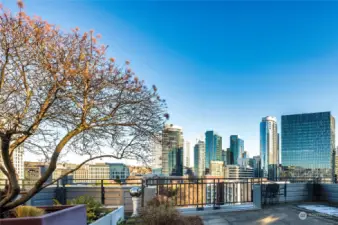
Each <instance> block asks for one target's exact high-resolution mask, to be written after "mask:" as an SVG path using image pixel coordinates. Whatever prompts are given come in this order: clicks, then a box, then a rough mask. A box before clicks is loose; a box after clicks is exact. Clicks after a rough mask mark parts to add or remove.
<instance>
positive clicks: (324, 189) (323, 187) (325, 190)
mask: <svg viewBox="0 0 338 225" xmlns="http://www.w3.org/2000/svg"><path fill="white" fill-rule="evenodd" d="M315 193H316V196H317V200H320V201H327V202H331V203H338V184H319V185H317V187H316V190H315Z"/></svg>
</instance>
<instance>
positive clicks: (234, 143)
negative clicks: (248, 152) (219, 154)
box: [228, 135, 244, 165]
mask: <svg viewBox="0 0 338 225" xmlns="http://www.w3.org/2000/svg"><path fill="white" fill-rule="evenodd" d="M243 153H244V141H243V140H242V139H240V138H239V135H231V136H230V155H231V157H230V163H228V164H231V165H238V159H239V158H241V157H242V155H243Z"/></svg>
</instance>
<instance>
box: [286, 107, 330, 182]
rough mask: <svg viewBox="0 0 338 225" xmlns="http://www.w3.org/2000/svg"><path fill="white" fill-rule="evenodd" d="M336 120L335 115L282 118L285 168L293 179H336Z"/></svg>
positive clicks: (312, 114)
mask: <svg viewBox="0 0 338 225" xmlns="http://www.w3.org/2000/svg"><path fill="white" fill-rule="evenodd" d="M334 156H335V119H334V117H333V116H332V115H331V112H319V113H306V114H296V115H284V116H282V165H283V169H284V170H285V172H286V174H288V175H289V176H292V177H302V178H304V177H322V178H324V179H327V180H331V179H332V178H333V177H334V158H335V157H334Z"/></svg>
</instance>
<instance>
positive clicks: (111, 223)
mask: <svg viewBox="0 0 338 225" xmlns="http://www.w3.org/2000/svg"><path fill="white" fill-rule="evenodd" d="M120 219H121V220H124V207H123V206H120V207H118V208H117V209H116V210H114V211H113V212H111V213H109V214H107V215H105V216H104V217H102V218H100V219H98V220H96V221H95V222H93V223H91V224H90V225H117V222H118V221H119V220H120Z"/></svg>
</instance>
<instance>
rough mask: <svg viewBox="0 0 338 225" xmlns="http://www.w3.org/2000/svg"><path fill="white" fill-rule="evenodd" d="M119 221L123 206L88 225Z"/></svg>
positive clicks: (102, 224)
mask: <svg viewBox="0 0 338 225" xmlns="http://www.w3.org/2000/svg"><path fill="white" fill-rule="evenodd" d="M120 219H122V220H123V219H124V206H119V207H118V208H117V209H115V210H114V211H112V212H111V213H108V214H107V215H105V216H104V217H101V218H100V219H98V220H96V221H95V222H93V223H91V224H90V225H117V222H118V221H119V220H120ZM1 225H2V224H1Z"/></svg>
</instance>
